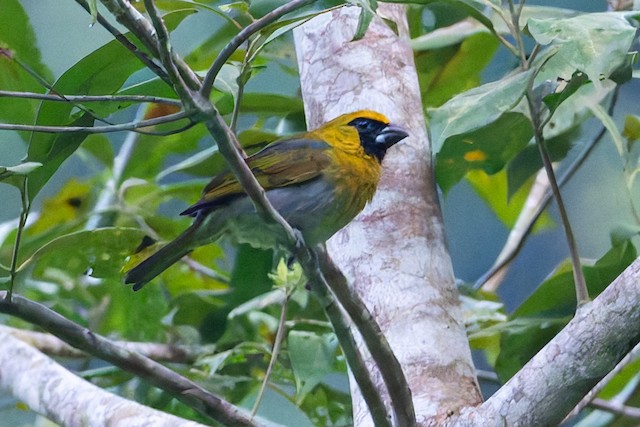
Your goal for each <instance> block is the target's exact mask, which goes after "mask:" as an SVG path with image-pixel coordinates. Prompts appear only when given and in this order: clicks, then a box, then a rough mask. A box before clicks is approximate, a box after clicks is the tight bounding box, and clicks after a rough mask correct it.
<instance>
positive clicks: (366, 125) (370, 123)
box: [349, 117, 385, 132]
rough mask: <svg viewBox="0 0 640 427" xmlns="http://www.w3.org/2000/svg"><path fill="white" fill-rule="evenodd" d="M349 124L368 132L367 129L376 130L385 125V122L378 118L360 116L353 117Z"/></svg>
mask: <svg viewBox="0 0 640 427" xmlns="http://www.w3.org/2000/svg"><path fill="white" fill-rule="evenodd" d="M349 125H351V126H353V127H355V128H356V129H358V131H360V132H362V131H364V132H367V131H369V132H370V131H376V130H378V129H379V128H380V127H384V126H385V124H384V123H382V122H379V121H377V120H371V119H365V118H364V117H358V118H357V119H353V120H351V121H350V122H349Z"/></svg>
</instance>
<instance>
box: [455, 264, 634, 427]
mask: <svg viewBox="0 0 640 427" xmlns="http://www.w3.org/2000/svg"><path fill="white" fill-rule="evenodd" d="M639 341H640V258H639V259H636V260H635V261H634V262H633V264H631V266H629V267H628V268H627V269H626V270H625V271H624V272H623V273H622V274H621V275H620V276H618V278H616V280H614V281H613V283H612V284H611V285H609V287H608V288H607V289H606V290H605V291H604V292H603V293H602V294H600V295H599V296H598V298H596V299H595V300H593V302H591V303H588V304H586V305H584V306H583V307H581V308H580V310H579V311H578V313H576V316H575V318H574V319H573V320H571V322H569V324H568V325H567V326H566V327H565V328H564V329H563V330H562V331H560V333H559V334H558V335H556V336H555V337H554V338H553V339H552V340H551V341H550V342H549V343H548V344H547V345H546V346H545V347H544V348H543V349H542V350H540V352H539V353H538V354H536V355H535V356H534V357H533V358H532V359H531V360H530V361H529V363H527V364H526V365H525V366H524V367H523V368H522V369H521V370H520V371H519V372H518V373H517V374H516V375H515V376H514V377H513V378H511V380H510V381H509V382H507V383H506V384H505V385H504V386H502V387H501V388H500V390H498V391H497V392H496V393H495V394H494V395H493V396H491V398H490V399H488V400H487V401H486V402H485V403H484V404H483V405H482V406H480V407H479V408H467V409H466V410H465V411H464V413H463V416H462V417H461V418H460V419H458V420H456V421H455V422H452V423H451V424H449V425H455V426H470V427H471V426H478V425H482V426H487V427H491V426H514V427H517V426H549V425H557V424H559V423H560V422H561V421H562V420H563V419H564V417H565V415H566V414H568V413H569V411H571V409H573V407H574V406H575V405H576V404H578V402H579V401H580V400H581V399H582V397H583V396H584V395H585V394H587V392H589V390H591V388H593V387H594V386H595V385H596V384H597V382H598V381H599V380H600V379H601V378H602V377H604V376H605V375H606V374H607V373H608V372H609V371H610V370H611V369H613V368H614V366H615V365H616V363H618V361H619V360H620V359H622V358H623V357H624V355H625V354H627V352H629V351H630V350H631V349H632V348H633V347H634V346H635V345H636V344H637V343H638V342H639Z"/></svg>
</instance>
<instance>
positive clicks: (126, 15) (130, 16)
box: [101, 0, 200, 90]
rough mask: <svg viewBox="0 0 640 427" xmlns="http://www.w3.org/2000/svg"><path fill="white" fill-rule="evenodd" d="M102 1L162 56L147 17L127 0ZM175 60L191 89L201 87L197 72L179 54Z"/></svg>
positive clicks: (158, 55) (153, 53)
mask: <svg viewBox="0 0 640 427" xmlns="http://www.w3.org/2000/svg"><path fill="white" fill-rule="evenodd" d="M101 1H102V4H103V5H104V6H105V7H106V8H107V10H108V11H109V12H111V14H113V16H114V17H115V18H116V20H117V21H118V22H119V23H121V24H122V25H124V26H125V27H126V28H127V29H128V30H129V31H131V33H133V34H134V35H135V36H136V37H137V38H138V39H139V40H140V41H141V42H142V44H143V45H144V46H145V47H146V48H147V49H148V50H149V51H150V52H151V54H152V55H153V56H154V57H156V58H160V53H159V51H158V38H157V36H156V32H155V29H154V28H153V25H151V23H150V22H149V20H148V19H147V18H145V17H144V16H143V15H142V14H141V13H140V12H138V11H137V10H136V9H135V8H134V7H133V6H131V4H130V3H129V2H128V1H126V0H101ZM173 62H174V63H175V65H176V68H177V69H178V72H179V73H180V76H181V77H182V79H183V80H184V81H185V83H186V84H187V85H188V86H189V88H190V89H191V90H198V89H199V88H200V79H199V78H198V76H197V75H196V73H194V72H193V70H192V69H191V68H189V66H188V65H187V64H186V63H185V62H184V61H183V60H182V59H181V58H179V57H178V56H177V55H174V56H173ZM156 68H157V67H156ZM151 70H152V71H155V68H152V69H151ZM165 75H166V74H165ZM169 82H170V84H173V83H175V82H173V81H171V79H170V78H169Z"/></svg>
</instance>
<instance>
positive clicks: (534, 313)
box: [512, 240, 636, 318]
mask: <svg viewBox="0 0 640 427" xmlns="http://www.w3.org/2000/svg"><path fill="white" fill-rule="evenodd" d="M635 258H636V249H635V247H634V246H633V244H632V243H631V242H630V241H629V240H625V241H623V242H621V243H619V244H617V245H615V246H614V247H612V248H611V249H610V250H609V251H608V252H607V253H606V254H604V255H603V256H602V258H600V259H599V260H598V261H596V262H595V264H593V265H584V264H583V267H582V270H583V272H584V276H585V280H586V281H587V287H588V288H589V295H590V296H591V297H592V298H595V297H596V296H597V295H599V294H600V292H602V291H603V290H604V289H605V288H606V287H607V286H608V285H609V284H610V283H611V282H612V281H613V279H615V278H616V277H617V276H618V275H619V274H620V273H622V271H624V269H625V268H627V266H629V264H631V262H633V260H635ZM583 263H584V260H583ZM575 305H576V298H575V288H574V285H573V273H572V270H571V266H570V265H569V264H568V263H564V264H562V265H561V266H560V268H559V269H557V270H556V272H555V273H554V275H553V276H552V277H550V278H549V279H547V280H546V281H545V282H543V283H542V284H541V285H540V286H539V287H538V289H536V290H535V292H534V293H533V294H532V295H531V296H530V297H529V298H528V299H527V300H526V301H525V302H524V303H523V304H522V305H521V306H520V307H519V308H518V309H517V310H516V311H515V312H514V313H513V315H512V317H513V318H518V317H564V316H569V315H571V314H573V312H574V311H575Z"/></svg>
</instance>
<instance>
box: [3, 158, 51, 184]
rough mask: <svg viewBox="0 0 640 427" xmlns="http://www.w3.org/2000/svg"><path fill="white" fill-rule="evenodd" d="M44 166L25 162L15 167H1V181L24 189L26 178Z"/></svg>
mask: <svg viewBox="0 0 640 427" xmlns="http://www.w3.org/2000/svg"><path fill="white" fill-rule="evenodd" d="M40 166H42V163H38V162H24V163H20V164H18V165H15V166H0V181H3V182H4V183H5V184H10V185H13V186H14V187H18V188H22V185H23V182H24V177H25V176H26V175H28V174H30V173H31V172H32V171H33V170H35V169H37V168H39V167H40Z"/></svg>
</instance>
